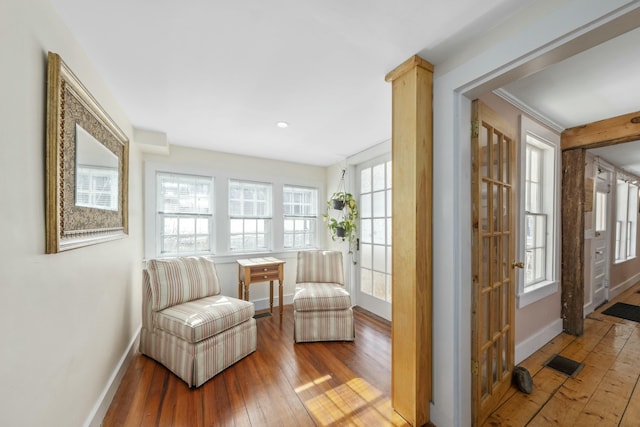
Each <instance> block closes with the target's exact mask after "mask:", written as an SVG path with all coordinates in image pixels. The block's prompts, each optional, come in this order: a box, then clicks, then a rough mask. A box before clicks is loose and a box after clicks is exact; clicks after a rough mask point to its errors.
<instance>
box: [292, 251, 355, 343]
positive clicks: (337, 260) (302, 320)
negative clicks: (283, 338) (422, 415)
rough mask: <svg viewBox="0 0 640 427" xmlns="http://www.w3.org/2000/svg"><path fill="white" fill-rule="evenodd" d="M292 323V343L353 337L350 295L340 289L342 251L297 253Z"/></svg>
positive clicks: (347, 339)
mask: <svg viewBox="0 0 640 427" xmlns="http://www.w3.org/2000/svg"><path fill="white" fill-rule="evenodd" d="M293 323H294V340H295V342H310V341H353V340H354V339H355V329H354V323H353V310H352V309H351V296H350V295H349V292H347V290H346V289H345V288H344V271H343V267H342V252H339V251H301V252H298V266H297V275H296V293H295V294H294V296H293Z"/></svg>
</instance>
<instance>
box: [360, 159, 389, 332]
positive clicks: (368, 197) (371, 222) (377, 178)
mask: <svg viewBox="0 0 640 427" xmlns="http://www.w3.org/2000/svg"><path fill="white" fill-rule="evenodd" d="M356 177H357V180H358V182H357V188H358V189H359V191H358V193H359V194H358V196H359V197H358V198H359V200H360V227H359V234H360V240H359V245H360V250H359V251H358V264H357V265H356V270H357V274H356V277H357V279H358V280H357V282H356V283H357V284H358V286H357V287H356V300H357V305H359V306H360V307H362V308H364V309H365V310H369V311H371V312H372V313H374V314H376V315H378V316H380V317H383V318H385V319H387V320H391V155H390V154H389V155H386V156H383V157H379V158H377V159H375V160H372V161H369V162H366V163H361V164H359V165H358V167H357V174H356Z"/></svg>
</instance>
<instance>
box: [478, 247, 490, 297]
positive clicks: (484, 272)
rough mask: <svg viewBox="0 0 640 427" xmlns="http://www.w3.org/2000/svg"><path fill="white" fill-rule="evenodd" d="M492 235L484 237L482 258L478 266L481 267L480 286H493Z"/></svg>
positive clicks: (482, 287)
mask: <svg viewBox="0 0 640 427" xmlns="http://www.w3.org/2000/svg"><path fill="white" fill-rule="evenodd" d="M490 239H491V238H490V237H483V238H482V259H481V261H480V263H479V264H480V265H479V266H478V268H479V269H480V288H481V289H484V288H488V287H490V286H491V280H489V246H490V244H489V243H490Z"/></svg>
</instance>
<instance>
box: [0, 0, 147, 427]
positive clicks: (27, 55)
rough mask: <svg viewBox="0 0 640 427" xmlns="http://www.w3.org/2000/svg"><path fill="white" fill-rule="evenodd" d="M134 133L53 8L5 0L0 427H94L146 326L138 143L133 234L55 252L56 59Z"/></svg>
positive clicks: (0, 14)
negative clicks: (51, 108)
mask: <svg viewBox="0 0 640 427" xmlns="http://www.w3.org/2000/svg"><path fill="white" fill-rule="evenodd" d="M49 50H50V51H54V52H57V53H59V54H60V55H61V57H62V58H63V60H64V61H65V62H66V63H67V64H68V65H69V66H70V68H71V69H72V70H73V71H74V72H75V73H76V75H77V76H78V77H79V78H80V80H81V81H82V82H83V83H84V84H85V86H86V87H87V88H88V89H89V90H90V91H91V93H92V94H93V95H94V96H95V97H96V99H97V100H98V101H99V102H100V103H101V105H102V106H103V107H104V108H105V110H106V111H107V112H108V113H109V114H110V115H111V116H112V118H113V119H114V120H115V121H116V122H117V124H118V125H119V127H120V128H121V129H122V130H123V131H124V132H125V133H126V134H127V135H129V136H130V135H131V126H130V124H129V122H128V120H127V118H126V117H125V116H124V114H123V113H122V111H121V110H120V109H119V107H118V105H117V103H116V102H115V101H114V99H113V98H112V96H111V95H110V93H109V89H108V88H107V87H106V86H105V84H104V83H103V81H102V80H101V78H100V76H99V75H98V74H97V73H96V71H95V70H94V69H93V67H92V65H91V63H90V61H89V60H88V59H87V57H86V56H85V54H84V53H83V51H82V49H81V48H80V46H79V45H78V43H77V41H76V40H75V39H74V38H73V36H72V35H71V34H70V33H69V31H68V30H67V28H66V27H65V26H64V25H63V24H62V22H61V20H60V19H59V17H58V16H57V14H56V13H55V12H54V11H53V10H52V7H51V5H50V4H49V2H48V1H47V0H29V1H24V0H2V2H0V54H1V55H2V67H1V70H2V71H1V73H0V75H1V76H2V79H0V136H1V140H0V144H1V146H2V155H1V156H0V185H1V188H2V189H1V193H0V194H2V198H1V199H0V200H1V201H0V204H1V206H0V236H2V245H1V246H0V260H1V261H0V324H2V325H3V335H2V345H1V347H0V348H1V350H0V425H3V426H53V425H56V426H79V425H82V424H83V423H85V422H90V421H91V418H92V413H93V411H94V407H95V405H96V404H97V403H98V402H99V401H100V399H101V396H102V393H103V392H104V391H105V387H106V385H107V384H108V383H109V379H110V377H111V375H112V374H113V373H114V371H115V369H116V368H117V365H118V363H119V361H120V359H121V357H122V355H123V354H124V353H125V352H126V350H127V348H128V346H129V344H130V342H131V341H132V339H133V338H134V337H135V335H136V333H137V330H138V328H139V325H140V295H139V294H140V291H139V289H140V282H141V280H140V261H141V254H142V215H141V214H142V212H141V208H142V206H141V198H140V194H141V161H140V153H139V152H138V150H137V149H136V147H135V145H134V144H131V146H130V184H129V192H130V199H129V206H130V210H129V230H130V234H129V237H128V238H125V239H120V240H116V241H112V242H108V243H103V244H99V245H95V246H91V247H86V248H82V249H75V250H71V251H68V252H65V253H60V254H55V255H45V253H44V252H45V216H44V215H45V213H44V212H45V189H44V188H45V187H44V184H45V175H44V171H45V163H44V155H45V123H46V120H45V113H46V56H47V51H49Z"/></svg>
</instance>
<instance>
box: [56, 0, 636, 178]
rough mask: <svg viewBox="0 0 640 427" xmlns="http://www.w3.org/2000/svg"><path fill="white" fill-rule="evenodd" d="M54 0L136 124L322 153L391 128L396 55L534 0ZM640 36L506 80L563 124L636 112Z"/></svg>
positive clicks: (179, 139) (306, 155) (175, 141)
mask: <svg viewBox="0 0 640 427" xmlns="http://www.w3.org/2000/svg"><path fill="white" fill-rule="evenodd" d="M51 1H52V3H53V5H54V7H55V8H56V9H57V10H58V12H59V13H60V15H61V16H62V18H63V20H64V21H65V22H66V23H67V25H68V26H69V28H70V29H71V31H72V32H73V33H74V34H75V35H76V38H77V39H78V40H79V42H80V44H81V45H82V46H83V48H84V50H85V51H86V52H87V53H88V56H89V57H90V59H91V60H92V62H93V63H94V64H95V66H96V68H97V70H98V72H99V73H100V74H101V75H102V77H103V78H104V80H105V82H106V83H107V85H108V86H109V87H110V89H111V91H112V92H113V94H114V96H115V98H116V99H117V100H118V101H119V102H120V103H121V105H122V108H123V109H124V111H125V113H126V114H127V115H128V117H129V119H130V120H131V122H132V124H133V125H134V126H135V127H137V128H139V129H147V130H153V131H158V132H163V133H166V134H167V137H168V140H169V142H170V143H171V144H172V145H185V146H191V147H199V148H207V149H212V150H217V151H223V152H230V153H237V154H244V155H251V156H258V157H265V158H275V159H281V160H287V161H294V162H300V163H306V164H314V165H321V166H326V165H330V164H334V163H336V162H339V161H341V160H343V159H344V158H345V157H346V156H349V155H352V154H355V153H358V152H360V151H362V150H364V149H366V148H368V147H371V146H373V145H375V144H378V143H380V142H383V141H386V140H388V139H390V137H391V88H390V85H389V83H386V82H385V81H384V76H385V75H386V74H387V73H388V72H389V71H391V70H392V69H393V68H394V67H396V66H397V65H398V64H400V63H402V62H403V61H404V60H406V59H407V58H409V57H410V56H411V55H413V54H415V53H418V52H420V53H421V55H422V56H423V57H425V58H426V59H428V60H430V61H431V62H433V63H434V64H435V65H436V67H437V65H438V61H439V60H442V59H444V58H443V55H446V50H447V49H446V48H448V44H447V42H451V41H452V40H456V42H459V41H460V40H465V39H467V40H471V39H472V38H474V37H477V36H478V34H479V33H478V32H479V31H481V30H482V29H483V28H487V27H488V26H491V25H496V23H499V22H502V21H504V20H505V19H507V18H508V17H509V16H511V15H512V14H513V13H515V12H516V11H517V10H518V9H520V8H522V7H524V6H526V5H527V4H530V3H531V0H485V1H483V5H482V10H483V11H482V12H478V9H479V8H478V7H477V6H476V4H477V2H476V1H475V0H430V1H424V0H403V1H401V2H397V1H388V0H351V1H349V2H345V1H344V0H322V1H320V0H307V1H300V0H271V1H268V2H267V1H264V0H244V1H229V0H227V1H218V0H216V1H212V0H188V1H186V2H184V1H182V2H177V1H170V0H136V1H130V0H112V1H98V0H51ZM470 10H473V11H474V13H469V11H470ZM638 40H640V33H638V30H635V31H633V32H631V33H628V34H627V35H625V36H622V37H619V38H618V39H617V40H613V41H610V42H608V43H607V45H608V46H602V48H601V49H599V50H596V49H597V48H596V49H592V52H591V53H592V54H593V55H590V53H589V52H585V53H582V54H579V55H577V56H575V57H573V58H570V59H569V60H566V61H564V62H562V63H559V64H556V65H554V66H552V67H549V68H548V69H546V70H543V71H542V72H540V73H538V74H535V75H532V76H529V77H527V78H525V79H522V80H520V81H518V82H514V83H512V84H510V85H508V86H507V87H505V88H504V89H505V90H506V91H507V92H509V94H510V96H513V97H515V98H517V99H519V100H520V102H522V103H523V104H524V105H528V106H530V107H531V109H532V110H535V111H537V112H539V113H540V114H541V115H543V116H545V117H547V118H548V119H550V120H551V121H553V122H555V123H557V124H558V125H559V126H560V127H562V128H566V127H572V126H575V125H578V124H584V123H588V122H591V121H594V120H599V119H603V118H608V117H612V116H615V115H619V114H623V113H628V112H632V111H640V100H638V101H636V99H637V98H638V97H637V96H635V94H637V93H640V92H639V89H640V87H638V86H639V85H640V79H637V78H636V76H639V75H640V55H638V45H639V44H638ZM445 47H446V48H445ZM63 59H64V58H63ZM80 77H81V76H80ZM629 78H631V80H629ZM277 121H286V122H288V123H289V124H290V126H289V127H288V128H287V129H280V128H278V127H277V126H276V122H277ZM637 151H638V152H640V150H637ZM625 158H628V156H625ZM638 164H639V165H640V160H638ZM638 175H640V169H639V172H638Z"/></svg>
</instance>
